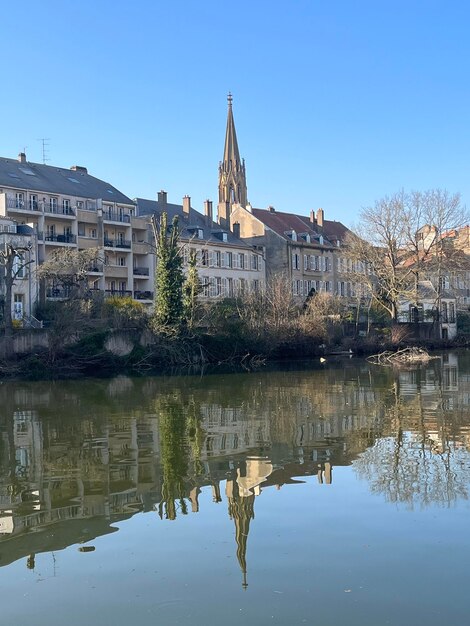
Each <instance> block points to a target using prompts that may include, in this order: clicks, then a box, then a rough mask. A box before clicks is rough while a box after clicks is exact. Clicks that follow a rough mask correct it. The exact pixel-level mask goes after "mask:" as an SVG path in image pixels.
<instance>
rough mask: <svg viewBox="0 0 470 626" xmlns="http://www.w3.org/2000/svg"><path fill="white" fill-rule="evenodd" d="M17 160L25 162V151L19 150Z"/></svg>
mask: <svg viewBox="0 0 470 626" xmlns="http://www.w3.org/2000/svg"><path fill="white" fill-rule="evenodd" d="M18 161H19V162H20V163H26V153H25V152H20V153H19V155H18Z"/></svg>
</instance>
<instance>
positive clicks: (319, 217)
mask: <svg viewBox="0 0 470 626" xmlns="http://www.w3.org/2000/svg"><path fill="white" fill-rule="evenodd" d="M324 217H325V213H324V211H323V209H318V211H317V224H318V226H320V228H323V218H324Z"/></svg>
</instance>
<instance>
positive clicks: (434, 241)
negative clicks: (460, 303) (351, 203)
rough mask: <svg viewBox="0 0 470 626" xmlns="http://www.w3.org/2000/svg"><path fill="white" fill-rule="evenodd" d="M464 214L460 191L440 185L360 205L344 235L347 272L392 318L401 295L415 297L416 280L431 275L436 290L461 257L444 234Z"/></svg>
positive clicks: (395, 316) (460, 222)
mask: <svg viewBox="0 0 470 626" xmlns="http://www.w3.org/2000/svg"><path fill="white" fill-rule="evenodd" d="M468 219H469V217H468V212H467V209H466V208H465V207H464V206H462V204H461V201H460V196H459V194H450V193H448V192H447V191H445V190H444V191H443V190H439V189H431V190H429V191H424V192H418V191H413V192H411V193H408V194H406V193H404V192H403V191H400V192H398V193H396V194H394V195H392V196H386V197H384V198H382V199H380V200H378V201H376V202H375V204H374V205H373V206H371V207H366V208H364V209H363V210H362V211H361V214H360V223H359V225H358V227H357V228H355V229H354V230H355V232H354V233H353V234H351V235H350V236H349V237H348V239H347V242H346V243H347V254H348V256H349V258H350V260H351V261H352V269H351V272H352V274H354V275H355V278H356V280H357V281H362V283H363V284H364V285H365V286H366V287H367V291H368V292H369V295H370V297H371V298H372V300H373V301H375V302H376V303H377V304H378V305H379V306H380V307H382V308H383V309H384V310H385V311H387V313H388V314H389V315H390V318H391V320H392V321H397V319H398V310H399V302H400V300H411V301H413V300H415V299H416V297H417V284H418V281H419V280H421V279H423V278H431V277H432V278H434V279H435V281H436V282H437V283H438V284H437V285H436V288H437V291H438V293H439V290H440V283H441V278H442V276H443V275H444V273H445V271H446V269H448V268H450V267H454V268H455V266H456V262H457V259H462V258H463V256H462V254H461V252H459V251H458V250H456V248H455V247H454V246H452V244H451V242H450V239H449V238H448V237H446V235H447V234H448V233H449V231H451V230H452V229H455V228H459V227H460V226H462V225H463V224H465V223H467V222H468Z"/></svg>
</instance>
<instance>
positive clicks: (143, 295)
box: [134, 291, 153, 300]
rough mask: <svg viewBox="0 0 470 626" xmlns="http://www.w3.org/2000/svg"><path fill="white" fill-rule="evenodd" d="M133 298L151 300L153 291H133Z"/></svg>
mask: <svg viewBox="0 0 470 626" xmlns="http://www.w3.org/2000/svg"><path fill="white" fill-rule="evenodd" d="M134 299H135V300H153V291H134Z"/></svg>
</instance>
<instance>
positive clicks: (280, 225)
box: [252, 209, 348, 247]
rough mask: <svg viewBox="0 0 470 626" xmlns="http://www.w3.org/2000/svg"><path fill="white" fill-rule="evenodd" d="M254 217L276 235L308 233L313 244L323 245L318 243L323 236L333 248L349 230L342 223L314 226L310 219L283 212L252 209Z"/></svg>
mask: <svg viewBox="0 0 470 626" xmlns="http://www.w3.org/2000/svg"><path fill="white" fill-rule="evenodd" d="M252 213H253V215H254V216H255V217H256V218H257V219H259V220H260V221H261V222H263V224H265V225H266V226H267V227H268V228H270V229H271V230H273V231H274V232H275V233H277V234H278V235H280V236H281V237H284V238H285V239H287V238H288V236H287V235H286V233H287V232H289V231H291V230H295V232H296V233H297V234H300V233H308V234H309V235H310V236H311V237H312V243H316V244H317V245H321V244H320V243H319V242H318V238H319V236H320V235H323V238H324V245H325V246H326V247H332V246H334V245H335V243H334V242H336V239H339V240H340V241H342V240H343V239H344V236H345V234H346V233H347V232H348V229H347V228H346V226H344V224H342V223H341V222H334V221H331V220H324V222H323V223H324V226H323V227H320V226H318V225H317V224H312V222H311V221H310V218H309V217H307V216H304V215H296V214H294V213H283V212H282V211H270V210H269V209H252Z"/></svg>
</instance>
